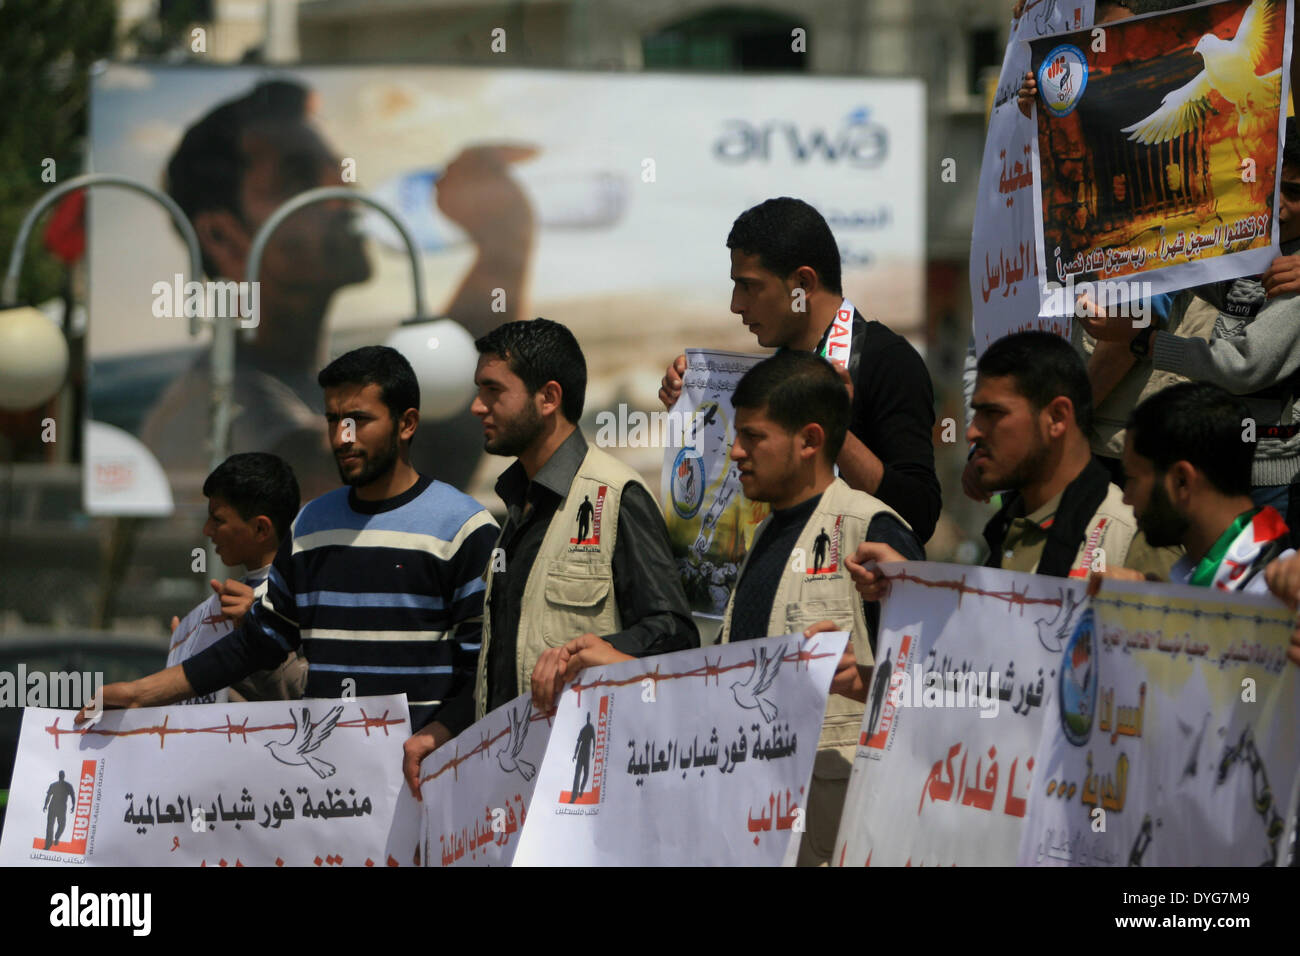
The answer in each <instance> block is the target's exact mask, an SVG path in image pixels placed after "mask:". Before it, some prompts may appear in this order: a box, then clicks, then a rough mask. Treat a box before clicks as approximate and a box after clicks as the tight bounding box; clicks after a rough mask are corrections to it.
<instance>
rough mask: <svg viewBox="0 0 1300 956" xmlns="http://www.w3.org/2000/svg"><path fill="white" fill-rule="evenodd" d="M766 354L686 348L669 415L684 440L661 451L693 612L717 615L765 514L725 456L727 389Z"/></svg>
mask: <svg viewBox="0 0 1300 956" xmlns="http://www.w3.org/2000/svg"><path fill="white" fill-rule="evenodd" d="M762 359H763V356H761V355H745V354H742V353H740V352H718V351H710V350H707V349H687V350H686V361H687V368H686V374H685V375H684V376H683V377H682V395H681V398H679V399H678V400H677V404H676V405H674V406H673V407H672V412H671V414H672V415H673V416H674V418H675V420H676V421H677V422H679V423H680V424H679V425H678V427H679V428H680V429H681V430H682V433H683V439H682V441H681V442H678V443H670V444H669V447H668V448H667V449H666V450H665V452H664V466H663V478H662V484H663V495H662V498H663V503H664V518H665V520H666V521H667V524H668V537H669V540H670V541H671V543H672V548H673V556H674V557H676V558H677V567H678V570H679V572H680V573H681V577H682V584H683V585H684V587H685V588H686V597H687V600H688V601H689V602H690V605H691V610H692V611H694V612H695V613H697V614H701V615H707V616H713V617H721V615H722V612H723V610H725V609H726V606H727V597H728V596H729V595H730V593H731V589H732V588H733V587H734V586H735V583H736V579H737V577H738V575H739V569H740V562H741V561H742V560H743V559H744V557H745V552H746V551H747V550H748V549H749V544H750V542H751V541H753V539H754V531H755V530H756V529H757V528H758V526H759V524H761V523H762V521H763V519H764V518H765V517H767V513H768V507H767V505H766V504H765V503H762V502H757V501H750V500H749V499H748V498H746V497H745V494H744V492H742V491H741V490H740V475H739V473H738V472H737V471H736V467H735V464H734V463H733V462H732V461H731V459H730V458H729V457H728V456H729V454H730V452H731V443H732V441H733V440H734V439H735V437H736V428H735V413H734V410H733V409H732V407H731V393H732V392H734V391H735V389H736V383H737V382H739V381H740V379H741V377H742V376H743V375H744V374H745V373H746V372H747V371H749V370H750V369H751V368H753V367H754V366H755V365H757V364H758V363H759V362H760V361H761V360H762Z"/></svg>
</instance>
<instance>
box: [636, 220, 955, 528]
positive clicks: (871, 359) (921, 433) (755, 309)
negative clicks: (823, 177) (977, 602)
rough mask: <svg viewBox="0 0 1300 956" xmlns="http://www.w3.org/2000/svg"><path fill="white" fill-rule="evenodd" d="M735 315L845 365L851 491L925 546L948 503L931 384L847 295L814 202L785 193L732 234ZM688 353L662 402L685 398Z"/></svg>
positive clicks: (843, 465)
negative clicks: (937, 455)
mask: <svg viewBox="0 0 1300 956" xmlns="http://www.w3.org/2000/svg"><path fill="white" fill-rule="evenodd" d="M727 248H729V249H730V250H731V281H732V283H733V284H734V289H733V291H732V294H731V311H732V312H734V313H736V314H737V315H739V316H740V317H741V319H742V320H743V321H744V323H745V325H746V326H747V327H748V328H749V330H750V331H751V332H753V333H754V335H755V337H756V338H757V339H758V344H759V345H761V346H763V347H764V348H783V349H796V350H799V351H804V352H816V353H817V354H819V355H821V356H822V357H824V358H827V359H829V360H830V361H831V362H832V364H834V365H836V367H837V368H839V369H841V376H842V377H843V378H844V380H845V385H846V387H847V389H848V391H849V397H850V399H851V400H852V403H853V404H852V413H851V417H850V420H849V435H848V438H847V439H846V440H845V442H844V448H843V449H842V450H841V452H840V454H839V456H838V457H837V458H836V460H835V463H836V465H837V466H838V467H839V474H840V477H841V478H843V479H844V480H845V482H847V483H848V485H849V487H851V488H854V489H856V490H858V491H865V492H867V493H868V494H870V495H873V496H875V497H877V498H879V499H880V500H881V501H883V502H885V504H887V505H889V506H890V507H891V508H893V509H895V510H896V511H897V512H898V513H899V514H900V515H902V517H903V519H904V520H905V521H907V523H908V524H909V525H910V526H911V528H912V530H913V531H914V532H915V533H916V536H917V537H918V538H919V539H920V540H921V541H922V542H925V541H928V540H929V538H930V536H931V535H932V534H933V533H934V526H935V523H936V522H937V521H938V519H939V509H940V507H941V504H942V500H941V492H940V488H939V479H938V477H937V476H936V475H935V471H934V443H933V439H932V432H933V429H934V387H933V385H932V384H931V382H930V373H929V371H927V369H926V367H925V362H924V361H923V360H922V359H921V356H920V355H919V354H917V351H916V349H914V348H913V347H912V346H911V344H910V343H909V342H908V341H907V339H905V338H903V337H902V336H901V335H898V334H897V333H895V332H893V331H892V330H890V329H889V328H887V327H886V326H885V325H883V324H882V323H880V322H877V321H874V320H872V321H868V320H867V319H866V318H864V317H863V316H862V314H861V313H859V312H858V311H857V309H856V308H855V307H854V306H853V303H851V302H849V301H848V299H845V298H844V294H843V291H842V289H841V287H840V253H839V247H838V246H837V245H836V243H835V237H834V235H833V234H832V233H831V230H830V227H829V226H828V225H827V224H826V220H825V219H823V218H822V216H821V214H820V213H818V212H817V210H816V209H814V208H813V207H812V206H810V205H808V204H807V203H805V202H803V201H801V200H798V199H790V198H788V197H782V198H780V199H769V200H767V201H766V202H763V203H760V204H759V205H757V206H755V207H753V208H752V209H749V210H746V211H745V212H744V213H742V214H741V215H740V218H738V219H737V220H736V222H735V224H734V225H733V226H732V228H731V234H730V235H728V236H727ZM685 373H686V356H685V355H679V356H677V358H676V360H675V361H674V362H673V364H672V365H670V366H669V367H668V371H667V373H666V374H665V375H664V380H663V387H662V388H661V389H660V390H659V399H660V401H662V402H663V403H664V405H665V407H668V408H671V407H672V406H673V405H674V404H675V403H676V402H677V399H678V398H679V397H680V396H681V391H682V376H683V375H684V374H685Z"/></svg>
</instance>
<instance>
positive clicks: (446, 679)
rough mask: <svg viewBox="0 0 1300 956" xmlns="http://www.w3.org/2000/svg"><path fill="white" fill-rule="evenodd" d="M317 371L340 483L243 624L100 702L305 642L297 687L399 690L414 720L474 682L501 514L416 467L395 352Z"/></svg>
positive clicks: (272, 662)
mask: <svg viewBox="0 0 1300 956" xmlns="http://www.w3.org/2000/svg"><path fill="white" fill-rule="evenodd" d="M318 381H319V382H320V385H321V387H322V388H323V389H324V390H325V409H326V413H325V420H326V422H327V423H328V429H327V430H328V434H329V440H330V445H331V447H332V448H333V450H334V456H335V460H336V462H337V463H338V470H339V476H340V478H341V479H342V480H343V482H344V484H346V485H347V486H348V487H346V488H338V489H336V490H334V491H331V492H329V493H327V494H325V495H322V496H321V497H319V498H317V499H315V500H314V501H311V502H308V503H307V505H306V506H305V507H304V508H303V509H302V511H301V512H300V513H299V514H298V517H297V518H296V519H295V520H294V522H293V526H292V528H291V529H290V533H289V535H288V536H287V537H286V539H285V540H284V541H283V542H282V543H281V545H280V550H279V551H278V552H277V554H276V556H275V560H274V562H272V565H271V573H270V576H269V579H268V581H269V583H268V585H267V590H266V594H265V595H263V597H262V599H261V600H260V601H259V602H257V603H255V604H254V605H253V607H252V608H251V609H250V610H249V612H248V613H247V614H246V615H245V616H244V619H243V621H242V622H241V623H240V626H239V627H238V628H236V629H235V630H234V631H233V632H232V633H231V634H230V635H228V636H227V637H225V638H223V639H222V640H220V641H218V642H217V643H215V644H213V645H212V646H211V647H209V648H208V649H207V650H205V651H202V652H201V653H199V654H197V655H196V656H194V657H191V658H189V659H188V660H186V661H184V662H183V663H181V664H179V665H177V666H174V667H169V668H167V669H166V670H164V671H160V672H158V673H156V674H152V675H150V676H148V677H144V678H141V679H140V680H136V681H130V682H126V683H115V684H109V685H107V686H106V687H105V688H104V706H105V707H153V706H161V705H164V704H171V703H175V702H176V701H178V700H183V699H185V698H188V697H193V696H195V695H201V694H206V693H209V692H210V691H212V690H215V689H217V688H220V687H226V686H228V685H229V684H231V683H232V682H234V681H237V680H239V679H241V678H243V677H245V676H247V675H248V674H250V673H252V672H253V671H255V670H259V669H264V668H269V667H275V666H277V665H278V664H279V663H280V662H281V661H282V660H284V657H285V655H286V654H287V653H288V652H289V651H291V650H294V649H296V648H299V647H301V648H302V652H303V656H305V657H306V658H307V662H308V672H307V686H306V689H305V690H304V693H303V696H304V697H341V696H343V694H344V692H345V691H347V692H351V693H354V694H355V695H356V696H357V697H364V696H367V695H379V694H399V693H403V692H405V694H406V695H407V699H408V701H409V703H410V708H411V718H412V724H413V725H414V726H423V725H424V723H427V722H428V721H429V720H430V719H431V718H433V717H434V716H435V715H442V714H443V712H444V711H445V710H447V709H449V708H450V707H451V706H452V705H451V704H450V703H448V702H450V701H452V700H453V698H455V697H456V696H457V692H458V691H459V690H460V689H461V688H462V687H464V686H467V685H468V684H469V682H470V679H471V677H472V675H473V667H474V662H475V660H476V658H477V657H478V649H479V643H480V627H481V622H482V608H483V580H482V574H483V569H484V568H485V567H486V566H487V564H488V559H489V557H490V556H491V553H492V542H493V540H494V538H495V537H496V524H495V522H493V520H492V517H491V516H490V515H489V514H488V512H487V511H486V510H485V509H484V508H483V507H482V506H480V505H479V504H478V502H476V501H474V499H472V498H470V497H469V496H468V495H465V494H462V493H461V492H459V491H457V490H456V489H454V488H452V487H450V486H449V485H445V484H443V483H442V482H440V481H434V480H433V479H431V478H428V477H426V476H423V475H421V474H419V473H418V472H417V471H416V470H415V469H414V468H413V467H411V460H410V446H411V441H412V439H413V438H414V436H415V431H416V427H417V425H418V424H419V420H420V413H419V405H420V387H419V385H418V383H417V382H416V379H415V373H414V372H413V371H412V370H411V366H410V363H408V362H407V361H406V359H405V358H403V357H402V355H401V353H399V352H397V351H395V350H393V349H390V348H386V347H384V346H367V347H365V348H360V349H355V350H354V351H351V352H348V353H347V354H345V355H342V356H340V357H339V358H337V359H335V360H334V361H333V362H331V363H330V364H329V365H327V366H326V367H325V368H324V369H323V370H322V371H321V372H320V374H319V376H318ZM345 680H346V681H348V682H349V683H348V684H345V683H344V681H345ZM79 716H82V715H79ZM466 716H468V715H466ZM447 719H448V720H451V721H456V720H457V718H456V717H455V716H451V715H449V716H447Z"/></svg>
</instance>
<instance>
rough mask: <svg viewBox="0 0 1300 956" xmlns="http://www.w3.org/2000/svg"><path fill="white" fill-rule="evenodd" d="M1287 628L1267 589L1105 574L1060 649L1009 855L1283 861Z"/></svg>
mask: <svg viewBox="0 0 1300 956" xmlns="http://www.w3.org/2000/svg"><path fill="white" fill-rule="evenodd" d="M1293 626H1294V615H1293V614H1292V613H1291V612H1289V611H1287V610H1286V609H1285V608H1283V607H1282V606H1281V605H1280V604H1278V603H1277V602H1276V601H1274V600H1273V599H1272V598H1271V597H1260V596H1255V595H1222V594H1217V593H1215V592H1213V591H1209V590H1206V589H1203V588H1190V587H1184V586H1181V585H1164V586H1160V587H1157V588H1154V589H1153V588H1152V587H1151V586H1150V585H1132V584H1113V583H1108V584H1107V585H1106V588H1105V590H1104V591H1103V592H1102V593H1101V594H1100V595H1099V596H1098V597H1097V598H1095V599H1093V600H1092V601H1091V602H1090V607H1089V608H1088V609H1087V610H1085V611H1084V612H1083V614H1081V615H1080V616H1079V617H1078V619H1077V621H1076V623H1075V626H1074V628H1073V630H1072V631H1071V634H1070V639H1069V642H1068V643H1067V645H1066V647H1065V653H1064V656H1063V658H1062V662H1061V667H1060V672H1059V678H1058V680H1059V693H1058V696H1057V702H1058V703H1057V705H1053V706H1051V707H1049V708H1048V709H1047V714H1046V719H1045V721H1044V727H1043V738H1042V742H1041V744H1040V747H1039V751H1038V753H1037V755H1036V757H1035V760H1036V769H1035V771H1034V780H1033V788H1032V791H1031V796H1030V801H1029V815H1028V818H1027V820H1026V825H1025V830H1024V834H1023V837H1022V842H1021V845H1020V862H1021V863H1022V864H1025V865H1031V866H1033V865H1069V864H1074V865H1085V866H1088V865H1090V866H1206V865H1214V866H1260V865H1271V864H1282V863H1285V862H1287V858H1288V854H1289V850H1288V847H1289V845H1290V841H1289V839H1288V836H1287V833H1286V831H1287V829H1288V828H1289V826H1290V823H1291V820H1292V819H1293V816H1294V811H1293V810H1291V809H1289V808H1292V807H1294V805H1295V800H1296V793H1297V783H1298V781H1297V767H1298V766H1300V754H1297V752H1296V749H1295V730H1296V727H1297V726H1298V725H1300V684H1298V683H1297V679H1296V678H1297V673H1298V672H1297V668H1296V667H1295V666H1294V665H1292V664H1291V663H1289V662H1288V661H1287V657H1286V653H1287V647H1288V645H1289V643H1290V638H1291V631H1292V628H1293Z"/></svg>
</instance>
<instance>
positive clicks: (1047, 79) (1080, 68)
mask: <svg viewBox="0 0 1300 956" xmlns="http://www.w3.org/2000/svg"><path fill="white" fill-rule="evenodd" d="M1087 86H1088V60H1087V58H1086V57H1085V56H1084V55H1083V51H1082V50H1080V49H1079V48H1078V47H1077V46H1074V45H1072V44H1069V43H1062V44H1061V45H1060V46H1058V47H1056V48H1055V49H1053V50H1052V52H1051V53H1049V54H1047V56H1045V57H1044V58H1043V62H1042V63H1041V64H1040V65H1039V67H1038V95H1039V97H1040V98H1041V99H1042V101H1043V105H1044V106H1046V107H1047V110H1048V111H1049V112H1050V113H1051V114H1052V115H1053V116H1069V115H1070V113H1072V112H1073V111H1074V108H1075V107H1076V106H1078V105H1079V100H1081V99H1082V98H1083V91H1084V90H1085V89H1086V88H1087Z"/></svg>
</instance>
